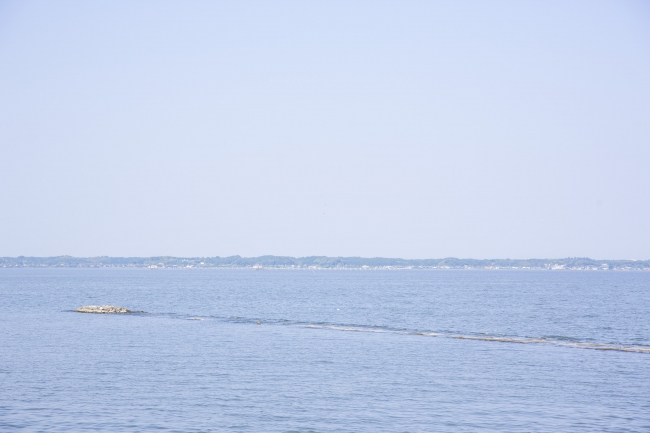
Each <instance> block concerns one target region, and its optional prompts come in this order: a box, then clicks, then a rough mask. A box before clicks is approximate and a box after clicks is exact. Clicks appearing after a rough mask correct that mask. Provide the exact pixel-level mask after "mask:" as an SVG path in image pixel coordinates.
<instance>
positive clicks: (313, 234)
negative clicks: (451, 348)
mask: <svg viewBox="0 0 650 433" xmlns="http://www.w3.org/2000/svg"><path fill="white" fill-rule="evenodd" d="M649 224H650V3H649V2H644V1H625V0H623V1H621V0H617V1H592V0H590V1H579V0H578V1H571V2H566V1H548V0H544V1H527V2H520V1H496V0H495V1H463V0H460V1H446V2H437V1H432V0H427V1H406V2H405V1H379V0H373V1H347V0H346V1H327V2H304V1H259V2H251V1H237V2H214V1H192V2H180V1H177V2H171V1H93V2H87V1H78V2H71V1H59V2H48V1H27V2H18V1H16V2H13V1H2V2H0V256H19V255H25V256H53V255H64V254H67V255H73V256H99V255H108V256H157V255H173V256H192V257H195V256H228V255H242V256H258V255H264V254H272V255H289V256H308V255H328V256H363V257H377V256H381V257H402V258H442V257H460V258H533V257H534V258H561V257H591V258H596V259H638V260H647V259H650V225H649Z"/></svg>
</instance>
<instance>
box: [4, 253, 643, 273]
mask: <svg viewBox="0 0 650 433" xmlns="http://www.w3.org/2000/svg"><path fill="white" fill-rule="evenodd" d="M0 267H3V268H15V267H35V268H36V267H38V268H41V267H52V268H61V267H64V268H112V267H134V268H247V269H548V270H650V260H593V259H589V258H586V257H572V258H565V259H526V260H517V259H488V260H477V259H457V258H453V257H449V258H445V259H413V260H406V259H391V258H383V257H374V258H364V257H325V256H310V257H284V256H261V257H241V256H229V257H169V256H161V257H71V256H58V257H22V256H21V257H0Z"/></svg>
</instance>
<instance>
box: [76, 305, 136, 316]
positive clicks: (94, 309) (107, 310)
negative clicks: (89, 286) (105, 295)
mask: <svg viewBox="0 0 650 433" xmlns="http://www.w3.org/2000/svg"><path fill="white" fill-rule="evenodd" d="M75 311H77V312H79V313H95V314H124V313H132V311H131V310H127V309H126V308H122V307H115V306H113V305H101V306H100V305H84V306H83V307H81V308H77V309H76V310H75Z"/></svg>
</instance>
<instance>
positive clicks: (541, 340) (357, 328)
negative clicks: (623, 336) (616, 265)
mask: <svg viewBox="0 0 650 433" xmlns="http://www.w3.org/2000/svg"><path fill="white" fill-rule="evenodd" d="M136 314H137V315H140V316H149V317H169V318H176V319H183V320H193V321H205V320H208V321H209V320H216V321H219V322H227V323H238V324H263V325H284V326H300V327H304V328H308V329H322V330H332V331H341V332H368V333H389V334H399V335H420V336H425V337H441V338H453V339H457V340H474V341H485V342H494V343H516V344H551V345H554V346H560V347H572V348H579V349H592V350H604V351H617V352H633V353H647V354H650V346H641V345H632V344H614V343H594V342H585V341H580V340H576V339H572V338H568V337H563V336H549V337H519V336H507V335H486V334H480V333H476V334H459V333H454V332H450V331H430V330H424V331H423V330H411V329H402V328H391V327H388V326H379V325H358V324H343V323H329V322H306V321H299V320H289V319H264V318H250V317H240V316H217V315H211V316H197V315H189V314H178V313H145V312H138V313H136Z"/></svg>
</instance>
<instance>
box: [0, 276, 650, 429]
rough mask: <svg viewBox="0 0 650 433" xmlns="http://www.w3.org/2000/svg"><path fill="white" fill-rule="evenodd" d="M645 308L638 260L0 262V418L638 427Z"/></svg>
mask: <svg viewBox="0 0 650 433" xmlns="http://www.w3.org/2000/svg"><path fill="white" fill-rule="evenodd" d="M93 304H94V305H96V304H111V305H118V306H122V307H126V308H129V309H131V310H137V311H142V312H141V313H134V314H124V315H95V314H82V313H76V312H73V310H74V309H76V308H78V307H80V306H82V305H93ZM649 311H650V273H642V272H539V271H521V272H518V271H499V272H490V271H485V272H483V271H408V272H390V271H368V272H362V271H358V272H353V271H321V272H312V271H268V272H267V271H263V272H257V271H243V270H200V271H183V270H144V269H0V313H1V314H0V347H1V348H2V349H1V350H0V431H11V432H13V431H34V432H68V431H107V432H127V431H150V430H160V431H169V432H207V431H212V432H220V431H224V432H225V431H234V432H259V431H265V432H267V431H268V432H276V431H277V432H348V431H349V432H420V431H436V432H475V431H486V432H521V431H535V432H538V431H540V432H541V431H549V432H551V431H552V432H562V431H566V432H575V431H585V432H587V431H588V432H592V431H601V432H625V431H628V432H639V431H650V387H649V386H648V385H647V384H648V383H650V356H647V355H648V354H649V353H650V350H649V348H650V319H649V316H648V312H649ZM145 312H146V313H145ZM508 343H520V344H508ZM576 348H583V349H596V350H576Z"/></svg>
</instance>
